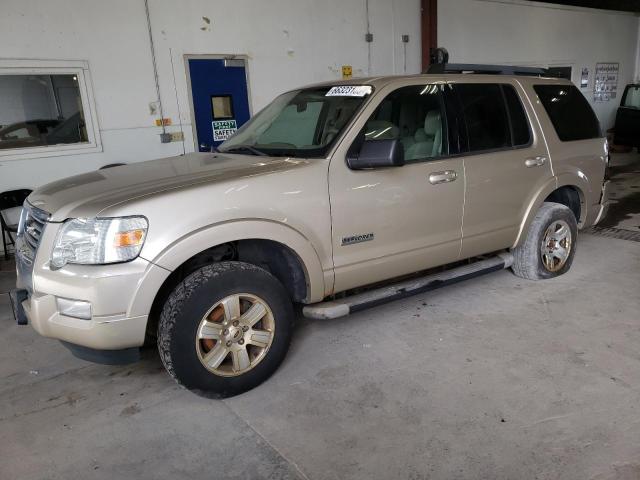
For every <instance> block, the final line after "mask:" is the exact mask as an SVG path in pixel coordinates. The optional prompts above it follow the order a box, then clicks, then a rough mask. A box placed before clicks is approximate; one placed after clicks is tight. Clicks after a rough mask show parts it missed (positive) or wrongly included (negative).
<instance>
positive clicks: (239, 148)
mask: <svg viewBox="0 0 640 480" xmlns="http://www.w3.org/2000/svg"><path fill="white" fill-rule="evenodd" d="M240 152H250V153H252V154H253V155H259V156H261V157H266V156H268V155H267V154H266V153H265V152H263V151H262V150H258V149H257V148H256V147H252V146H251V145H238V146H236V147H231V148H227V149H226V150H222V153H240Z"/></svg>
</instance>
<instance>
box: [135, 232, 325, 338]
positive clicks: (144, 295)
mask: <svg viewBox="0 0 640 480" xmlns="http://www.w3.org/2000/svg"><path fill="white" fill-rule="evenodd" d="M251 232H260V234H256V235H252V234H251ZM148 260H149V261H150V262H151V263H152V264H153V265H154V267H155V268H152V269H150V272H152V273H150V274H149V275H146V276H145V278H144V279H143V280H142V281H141V282H140V283H139V285H138V287H137V291H136V293H135V295H134V300H133V303H132V305H131V307H130V309H129V311H130V312H142V313H141V314H149V321H148V323H149V324H150V326H152V325H153V323H154V322H155V321H154V316H156V317H157V315H156V314H157V313H159V312H158V309H160V310H161V308H162V304H163V303H164V299H165V298H166V296H167V295H168V294H169V293H170V292H171V290H173V288H174V287H175V285H177V283H179V282H180V281H181V279H183V278H185V277H186V276H187V275H189V273H191V272H193V271H195V270H197V269H198V268H200V267H201V266H204V265H205V264H208V263H211V262H215V261H221V260H239V261H244V262H247V263H252V264H255V265H257V266H260V267H263V268H265V269H266V270H268V271H270V272H271V273H272V274H273V275H274V276H275V277H276V278H278V279H279V280H280V281H281V283H283V285H284V286H285V288H286V289H287V291H288V292H289V294H290V296H291V298H292V300H293V301H296V302H302V303H310V302H313V301H319V300H321V299H322V298H324V297H325V283H326V281H327V280H329V279H327V278H325V273H324V272H323V269H322V265H321V262H320V259H319V256H318V254H317V252H316V250H315V249H314V247H313V245H312V244H311V242H310V241H309V240H308V239H306V238H305V237H304V236H302V234H300V233H299V232H297V231H296V230H294V229H293V228H291V227H289V226H284V225H281V224H278V223H276V222H270V221H260V220H252V221H248V222H229V223H224V224H218V225H214V226H211V227H207V228H204V229H201V230H198V231H196V232H193V233H191V234H189V235H187V236H185V237H183V238H181V239H179V240H177V241H175V242H173V243H172V244H171V245H169V246H167V247H166V248H165V249H164V250H163V251H162V252H161V253H160V254H159V255H158V256H157V257H156V258H155V259H153V260H151V259H148Z"/></svg>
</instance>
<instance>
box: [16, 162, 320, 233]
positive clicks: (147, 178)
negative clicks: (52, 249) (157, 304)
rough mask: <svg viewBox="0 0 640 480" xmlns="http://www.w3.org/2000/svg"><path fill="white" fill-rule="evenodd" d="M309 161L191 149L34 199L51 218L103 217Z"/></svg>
mask: <svg viewBox="0 0 640 480" xmlns="http://www.w3.org/2000/svg"><path fill="white" fill-rule="evenodd" d="M307 163H308V161H307V160H302V159H292V158H287V157H284V158H283V157H266V156H265V157H259V156H249V155H235V154H233V155H224V154H221V153H191V154H187V155H181V156H178V157H170V158H162V159H159V160H150V161H147V162H139V163H132V164H129V165H123V166H120V167H113V168H108V169H105V170H97V171H95V172H89V173H84V174H82V175H76V176H73V177H68V178H65V179H63V180H58V181H56V182H53V183H49V184H46V185H44V186H42V187H39V188H37V189H36V190H35V191H34V192H33V193H32V194H31V195H29V198H28V201H29V203H31V204H32V205H33V206H35V207H38V208H40V209H42V210H45V211H47V212H49V213H51V219H50V221H54V222H60V221H64V220H66V219H67V218H74V217H92V216H97V215H99V213H100V212H101V211H102V210H104V209H106V208H108V207H111V206H114V205H116V204H120V203H123V202H126V201H128V200H132V199H136V198H140V197H144V196H148V195H153V194H157V193H160V192H163V191H167V190H174V189H179V188H184V187H187V186H191V185H195V184H202V183H217V182H224V181H228V180H236V179H239V178H246V177H253V176H261V175H266V174H269V173H274V172H278V171H285V170H290V169H292V168H296V167H299V166H302V165H305V164H307Z"/></svg>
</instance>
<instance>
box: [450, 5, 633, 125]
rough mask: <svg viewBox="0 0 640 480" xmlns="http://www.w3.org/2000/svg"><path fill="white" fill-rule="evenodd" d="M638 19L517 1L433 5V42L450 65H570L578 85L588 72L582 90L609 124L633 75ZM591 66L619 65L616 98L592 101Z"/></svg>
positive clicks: (618, 14) (592, 69) (616, 14)
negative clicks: (586, 71)
mask: <svg viewBox="0 0 640 480" xmlns="http://www.w3.org/2000/svg"><path fill="white" fill-rule="evenodd" d="M639 25H640V23H639V19H638V17H637V16H636V15H633V14H627V13H622V12H613V11H606V10H593V9H586V8H574V7H565V6H561V5H553V4H544V3H539V2H527V1H520V0H446V1H440V2H438V43H439V44H440V45H441V46H444V47H446V48H447V50H448V51H449V60H450V61H451V62H452V63H493V64H523V65H541V66H548V65H571V66H572V67H573V68H572V74H573V78H572V80H573V81H574V82H575V83H576V84H577V85H579V83H580V71H581V70H582V67H588V68H589V71H590V78H589V87H588V88H586V89H582V92H583V93H584V95H585V97H586V98H587V100H589V102H590V103H591V105H592V106H593V107H594V110H595V111H596V114H597V115H598V118H599V119H600V122H601V124H602V126H603V127H604V128H605V129H606V128H610V127H612V126H613V122H614V119H615V111H616V108H617V106H618V104H619V103H620V94H621V93H622V91H623V88H624V85H625V84H627V83H629V82H631V81H633V79H634V76H636V73H635V72H636V65H637V64H638V62H640V59H639V58H638V55H639V54H640V53H639V52H638V47H637V45H638V33H639ZM597 62H619V63H620V74H619V79H618V91H619V95H618V97H617V98H616V99H615V100H611V101H609V102H597V103H594V102H593V79H594V70H595V66H596V63H597Z"/></svg>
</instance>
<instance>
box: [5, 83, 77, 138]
mask: <svg viewBox="0 0 640 480" xmlns="http://www.w3.org/2000/svg"><path fill="white" fill-rule="evenodd" d="M87 141H88V138H87V130H86V124H85V121H84V112H83V109H82V101H81V97H80V89H79V87H78V77H77V75H73V74H61V75H2V74H0V150H6V149H13V148H26V147H37V146H50V145H60V144H74V143H86V142H87Z"/></svg>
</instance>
